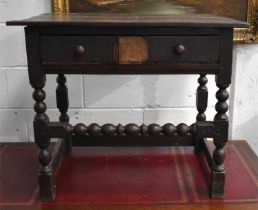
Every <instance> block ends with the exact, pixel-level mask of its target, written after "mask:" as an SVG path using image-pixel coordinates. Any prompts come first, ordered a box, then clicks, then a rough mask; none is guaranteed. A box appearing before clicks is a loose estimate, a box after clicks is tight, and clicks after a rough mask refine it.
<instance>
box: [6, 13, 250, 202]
mask: <svg viewBox="0 0 258 210" xmlns="http://www.w3.org/2000/svg"><path fill="white" fill-rule="evenodd" d="M7 25H10V26H11V25H13V26H26V27H25V34H26V47H27V57H28V72H29V81H30V84H31V86H32V87H33V88H34V94H33V98H34V100H35V101H36V103H35V106H34V109H35V112H36V116H35V119H34V134H35V142H36V144H37V145H38V147H39V148H40V153H39V162H40V164H41V166H42V167H41V169H40V171H39V192H40V194H39V197H40V199H41V200H48V201H50V200H54V199H55V187H54V186H55V180H54V179H55V176H54V175H55V172H56V168H57V166H58V164H59V161H60V159H61V154H66V155H69V154H70V153H71V152H72V146H109V147H110V146H113V147H115V146H116V147H117V146H128V147H129V146H194V147H195V152H196V153H200V152H203V153H204V157H205V158H206V160H207V162H208V166H209V170H210V174H209V175H208V176H211V179H210V180H209V185H210V188H209V192H210V197H211V198H223V197H224V186H225V180H226V172H225V167H224V160H225V151H224V149H225V145H226V143H227V141H228V117H227V114H226V112H227V111H228V105H227V103H226V101H227V99H228V98H229V95H228V92H227V91H226V88H228V87H229V86H230V84H231V75H232V48H233V28H236V27H237V28H241V27H247V26H248V24H247V23H245V22H241V21H237V20H233V19H230V18H224V17H217V16H212V15H147V14H146V15H134V14H130V15H128V14H104V13H99V14H96V13H95V14H90V13H85V14H43V15H40V16H37V17H33V18H30V19H26V20H18V21H9V22H7ZM46 74H57V75H58V77H57V83H58V86H57V89H56V99H57V108H58V109H59V111H60V113H61V115H60V120H59V122H50V121H49V119H48V116H47V114H46V111H47V110H46V109H47V106H46V104H45V103H44V99H45V97H46V94H45V92H44V90H43V88H44V86H45V83H46ZM65 74H121V75H123V74H157V75H159V74H199V75H200V78H199V79H198V83H199V87H198V89H197V99H196V107H197V111H198V114H197V117H196V122H195V123H193V124H191V125H186V124H184V123H180V124H178V125H177V126H175V125H174V124H172V123H173V122H168V123H167V124H165V125H159V124H157V123H155V122H153V123H152V124H150V125H144V124H143V125H136V124H134V123H129V124H127V125H121V124H118V125H113V124H111V123H109V122H107V123H105V124H104V125H98V124H96V123H91V124H89V125H85V124H83V123H79V124H77V125H75V126H72V125H70V124H69V116H68V114H67V112H68V108H69V100H68V88H67V86H66V77H65ZM207 74H213V75H215V77H216V80H215V82H216V85H217V87H218V89H219V90H218V92H217V94H216V98H217V100H218V103H217V104H216V107H215V108H216V111H217V114H216V116H215V118H214V120H213V121H206V116H205V110H206V108H207V100H208V90H207V87H206V84H207V78H206V75H207ZM175 91H178V90H175ZM175 100H176V99H175ZM52 138H59V139H60V140H59V144H58V146H57V148H56V149H55V151H54V152H52V154H53V156H51V151H50V150H49V146H50V140H51V139H52ZM207 138H213V141H214V145H215V150H214V151H213V152H212V150H211V149H210V148H209V145H208V143H207V141H206V139H207ZM68 157H69V156H68ZM186 158H187V157H186ZM185 173H186V172H185ZM114 181H115V180H114ZM207 194H208V193H207Z"/></svg>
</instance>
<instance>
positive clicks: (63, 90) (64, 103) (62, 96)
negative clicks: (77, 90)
mask: <svg viewBox="0 0 258 210" xmlns="http://www.w3.org/2000/svg"><path fill="white" fill-rule="evenodd" d="M56 81H57V83H58V86H57V88H56V103H57V108H58V109H59V111H60V113H61V115H60V117H59V121H60V122H69V116H68V115H67V111H68V108H69V98H68V88H67V87H66V85H65V83H66V78H65V76H64V75H63V74H59V75H58V76H57V79H56ZM64 142H65V147H64V154H70V153H71V149H72V144H71V136H69V135H67V136H66V138H64Z"/></svg>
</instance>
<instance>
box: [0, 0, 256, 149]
mask: <svg viewBox="0 0 258 210" xmlns="http://www.w3.org/2000/svg"><path fill="white" fill-rule="evenodd" d="M50 10H51V8H50V3H49V1H48V0H24V1H20V0H0V80H1V81H0V125H1V126H0V139H1V141H31V140H33V131H32V124H31V122H32V119H33V115H34V112H33V110H32V107H33V104H34V102H33V100H32V99H31V93H32V91H33V90H32V88H31V87H30V86H29V84H28V76H27V67H26V52H25V43H24V32H23V28H21V27H6V26H5V21H7V20H13V19H22V18H26V17H30V16H33V15H36V14H40V13H44V12H50ZM257 57H258V45H238V46H235V63H234V69H235V70H236V74H235V75H234V77H235V78H236V81H235V83H234V84H233V85H232V87H233V88H231V92H232V94H233V97H231V108H232V107H233V109H231V113H230V120H231V122H232V125H233V126H232V128H231V131H230V136H231V137H232V138H233V139H248V140H249V142H250V144H251V145H252V146H253V148H254V149H255V150H256V152H257V153H258V146H257V141H258V138H256V137H258V131H257V129H255V127H257V128H258V106H257V105H258V95H257V91H258V87H257V85H258V84H257V83H258V63H257V61H258V59H257ZM255 67H256V69H257V70H256V69H255ZM197 78H198V75H193V76H182V75H181V76H180V75H179V76H167V75H163V76H153V75H149V76H138V75H131V76H127V75H126V76H112V75H111V76H104V75H95V76H93V75H88V76H79V75H76V76H74V75H73V76H68V87H69V96H70V111H69V114H70V116H71V122H72V123H76V122H85V123H90V122H93V121H94V122H97V123H100V124H103V123H106V122H112V123H124V124H125V123H128V122H135V123H137V124H141V123H146V124H149V123H152V122H158V123H161V124H162V123H166V122H174V123H175V124H177V123H180V122H186V123H189V124H191V123H193V122H194V121H195V116H196V114H197V112H196V109H195V90H196V88H197V86H198V83H197ZM55 87H56V83H55V77H54V76H48V77H47V87H46V91H47V100H46V102H47V105H48V108H49V109H48V112H47V113H48V114H49V116H50V118H51V120H57V118H58V115H59V114H58V112H57V110H56V108H55V107H56V104H55V95H54V93H55V91H54V90H55ZM208 88H209V91H210V92H209V93H210V95H209V108H208V110H207V115H208V118H209V119H212V118H213V116H214V114H215V111H214V104H215V103H216V99H215V96H214V95H215V92H216V87H215V84H214V76H209V85H208ZM232 116H233V117H232Z"/></svg>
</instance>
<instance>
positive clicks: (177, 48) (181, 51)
mask: <svg viewBox="0 0 258 210" xmlns="http://www.w3.org/2000/svg"><path fill="white" fill-rule="evenodd" d="M174 50H175V53H176V54H177V55H183V54H184V53H185V52H186V48H185V46H184V45H182V44H178V45H176V46H175V49H174Z"/></svg>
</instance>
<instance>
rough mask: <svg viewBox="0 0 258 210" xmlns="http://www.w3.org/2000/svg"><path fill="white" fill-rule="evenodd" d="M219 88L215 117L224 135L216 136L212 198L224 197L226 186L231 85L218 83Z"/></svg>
mask: <svg viewBox="0 0 258 210" xmlns="http://www.w3.org/2000/svg"><path fill="white" fill-rule="evenodd" d="M217 87H218V88H219V90H218V92H217V93H216V98H217V99H218V102H217V104H216V107H215V108H216V111H217V114H216V115H215V117H214V121H215V123H220V124H223V125H224V126H223V131H221V133H222V135H219V137H218V138H214V145H215V147H216V148H215V150H214V152H213V160H214V167H213V169H212V185H211V197H212V198H223V197H224V186H225V169H224V160H225V151H224V146H225V145H226V143H227V141H228V116H227V114H226V112H227V111H228V104H227V102H226V101H227V100H228V98H229V94H228V92H227V90H226V89H227V88H228V87H229V85H221V84H217Z"/></svg>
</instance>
